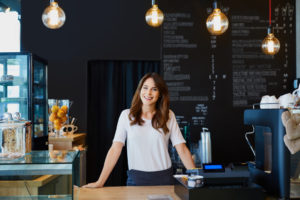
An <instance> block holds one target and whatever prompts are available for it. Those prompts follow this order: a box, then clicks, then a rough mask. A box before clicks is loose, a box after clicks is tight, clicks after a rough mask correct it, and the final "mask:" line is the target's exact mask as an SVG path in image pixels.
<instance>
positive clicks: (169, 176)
mask: <svg viewBox="0 0 300 200" xmlns="http://www.w3.org/2000/svg"><path fill="white" fill-rule="evenodd" d="M127 175H128V178H127V186H143V185H174V178H173V168H172V167H171V168H169V169H166V170H162V171H155V172H144V171H139V170H134V169H131V170H128V171H127Z"/></svg>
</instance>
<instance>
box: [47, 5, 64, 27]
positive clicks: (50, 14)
mask: <svg viewBox="0 0 300 200" xmlns="http://www.w3.org/2000/svg"><path fill="white" fill-rule="evenodd" d="M42 21H43V23H44V25H45V26H46V27H47V28H50V29H58V28H60V27H62V26H63V25H64V23H65V21H66V15H65V12H64V11H63V9H61V8H60V7H59V6H58V3H57V2H55V1H54V0H50V5H49V6H48V7H47V8H46V9H45V10H44V12H43V15H42Z"/></svg>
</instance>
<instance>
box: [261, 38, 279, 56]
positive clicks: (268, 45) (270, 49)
mask: <svg viewBox="0 0 300 200" xmlns="http://www.w3.org/2000/svg"><path fill="white" fill-rule="evenodd" d="M261 48H262V51H263V52H264V53H265V54H268V55H275V54H276V53H278V51H279V49H280V42H279V40H278V39H277V38H276V37H275V36H274V34H273V33H268V35H267V37H265V39H264V40H263V42H262V45H261Z"/></svg>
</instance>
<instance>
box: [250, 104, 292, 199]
mask: <svg viewBox="0 0 300 200" xmlns="http://www.w3.org/2000/svg"><path fill="white" fill-rule="evenodd" d="M284 111H285V109H252V110H245V112H244V124H246V125H252V126H253V127H254V131H255V152H256V153H255V154H256V156H255V163H254V164H249V170H250V177H251V179H252V181H253V182H255V183H257V184H259V185H261V186H262V187H263V188H264V189H265V190H266V191H267V193H269V194H272V195H276V196H278V197H280V198H286V199H288V198H289V197H290V153H289V151H288V149H287V148H286V147H285V145H284V141H283V136H284V135H285V128H284V126H283V124H282V122H281V114H282V113H283V112H284Z"/></svg>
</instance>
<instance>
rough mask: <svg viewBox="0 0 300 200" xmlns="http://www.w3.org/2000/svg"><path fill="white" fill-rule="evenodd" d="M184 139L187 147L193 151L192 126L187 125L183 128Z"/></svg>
mask: <svg viewBox="0 0 300 200" xmlns="http://www.w3.org/2000/svg"><path fill="white" fill-rule="evenodd" d="M183 138H184V139H185V141H186V146H187V148H188V149H191V135H190V125H189V124H187V125H185V126H184V127H183Z"/></svg>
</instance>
